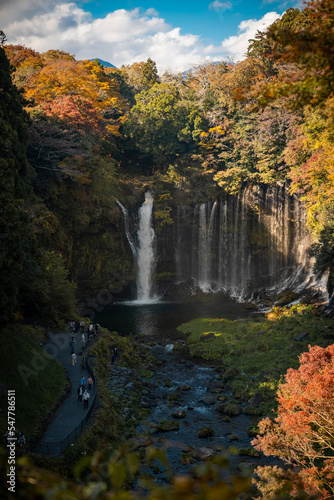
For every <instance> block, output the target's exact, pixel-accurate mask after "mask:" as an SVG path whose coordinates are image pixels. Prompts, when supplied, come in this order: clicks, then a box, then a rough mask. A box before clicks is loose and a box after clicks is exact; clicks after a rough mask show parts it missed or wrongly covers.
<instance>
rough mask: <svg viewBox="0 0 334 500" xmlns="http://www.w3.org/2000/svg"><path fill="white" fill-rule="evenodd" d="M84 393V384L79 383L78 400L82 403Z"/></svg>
mask: <svg viewBox="0 0 334 500" xmlns="http://www.w3.org/2000/svg"><path fill="white" fill-rule="evenodd" d="M82 394H83V389H82V385H79V387H78V401H79V403H82Z"/></svg>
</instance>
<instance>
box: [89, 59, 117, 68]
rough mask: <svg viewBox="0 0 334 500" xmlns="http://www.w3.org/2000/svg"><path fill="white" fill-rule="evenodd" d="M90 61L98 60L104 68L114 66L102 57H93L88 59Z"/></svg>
mask: <svg viewBox="0 0 334 500" xmlns="http://www.w3.org/2000/svg"><path fill="white" fill-rule="evenodd" d="M90 61H99V63H100V64H102V66H105V67H106V68H116V66H114V65H113V64H111V63H110V62H108V61H103V59H99V58H98V57H94V59H90Z"/></svg>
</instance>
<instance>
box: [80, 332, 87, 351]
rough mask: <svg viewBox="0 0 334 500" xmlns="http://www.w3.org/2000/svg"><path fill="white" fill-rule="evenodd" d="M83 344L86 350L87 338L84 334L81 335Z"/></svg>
mask: <svg viewBox="0 0 334 500" xmlns="http://www.w3.org/2000/svg"><path fill="white" fill-rule="evenodd" d="M81 342H82V347H83V348H85V347H86V337H85V333H84V332H83V333H82V335H81Z"/></svg>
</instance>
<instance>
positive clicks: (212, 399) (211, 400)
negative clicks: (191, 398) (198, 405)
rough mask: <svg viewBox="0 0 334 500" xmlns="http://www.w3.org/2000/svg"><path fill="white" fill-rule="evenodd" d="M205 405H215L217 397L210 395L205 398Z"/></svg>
mask: <svg viewBox="0 0 334 500" xmlns="http://www.w3.org/2000/svg"><path fill="white" fill-rule="evenodd" d="M203 403H204V404H205V405H208V406H209V405H214V404H215V403H216V396H213V395H212V394H208V395H207V396H205V398H204V399H203Z"/></svg>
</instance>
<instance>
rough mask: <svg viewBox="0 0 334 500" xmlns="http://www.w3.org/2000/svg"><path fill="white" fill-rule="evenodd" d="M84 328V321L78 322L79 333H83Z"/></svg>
mask: <svg viewBox="0 0 334 500" xmlns="http://www.w3.org/2000/svg"><path fill="white" fill-rule="evenodd" d="M85 326H86V323H85V322H84V320H81V321H80V331H81V333H84V331H85Z"/></svg>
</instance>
